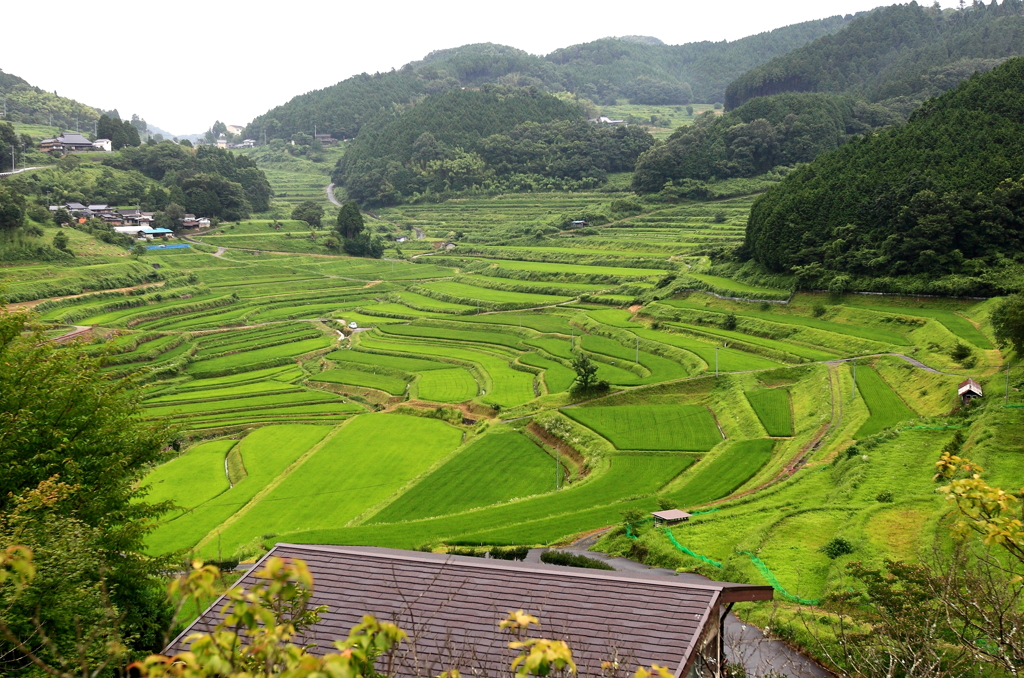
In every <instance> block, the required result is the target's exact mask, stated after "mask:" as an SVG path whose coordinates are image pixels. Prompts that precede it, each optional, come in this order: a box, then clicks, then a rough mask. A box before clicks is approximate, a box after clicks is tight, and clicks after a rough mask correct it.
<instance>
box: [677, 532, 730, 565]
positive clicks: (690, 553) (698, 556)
mask: <svg viewBox="0 0 1024 678" xmlns="http://www.w3.org/2000/svg"><path fill="white" fill-rule="evenodd" d="M662 531H663V532H664V533H665V534H667V535H668V540H669V541H670V542H672V545H673V546H675V547H676V548H677V549H679V550H680V551H682V552H683V553H685V554H686V555H688V556H692V557H694V558H696V559H697V560H700V561H702V562H705V563H707V564H708V565H711V566H712V567H717V568H721V567H722V564H721V563H720V562H718V561H717V560H712V559H711V558H708V557H707V556H703V555H701V554H699V553H694V552H693V551H691V550H690V549H688V548H686V547H685V546H683V545H682V544H680V543H679V542H678V541H676V536H675V535H674V534H672V530H670V529H668V528H667V527H664V528H662Z"/></svg>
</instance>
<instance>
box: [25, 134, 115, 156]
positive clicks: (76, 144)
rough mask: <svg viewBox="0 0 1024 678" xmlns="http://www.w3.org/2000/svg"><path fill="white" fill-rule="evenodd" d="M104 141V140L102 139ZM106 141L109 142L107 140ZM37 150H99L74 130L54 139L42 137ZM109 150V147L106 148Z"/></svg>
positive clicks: (71, 151)
mask: <svg viewBox="0 0 1024 678" xmlns="http://www.w3.org/2000/svg"><path fill="white" fill-rule="evenodd" d="M104 141H105V140H104ZM107 143H110V142H109V141H107ZM39 150H40V151H42V152H43V153H58V154H62V155H63V154H66V153H83V152H85V151H95V150H99V149H98V148H97V147H96V146H94V145H93V142H91V141H89V140H88V139H86V138H85V137H83V136H82V135H81V134H78V133H76V132H65V133H64V134H61V135H60V136H59V137H56V138H54V139H43V140H42V141H40V142H39ZM106 150H109V149H106Z"/></svg>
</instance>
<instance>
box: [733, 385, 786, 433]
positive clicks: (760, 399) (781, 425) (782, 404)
mask: <svg viewBox="0 0 1024 678" xmlns="http://www.w3.org/2000/svg"><path fill="white" fill-rule="evenodd" d="M744 395H745V396H747V401H748V402H749V403H750V406H751V407H753V408H754V412H755V413H757V418H758V419H760V420H761V424H762V425H764V429H765V431H767V432H768V435H770V436H775V437H787V436H791V435H793V415H792V413H791V411H790V404H789V391H787V390H786V389H784V388H763V389H757V390H754V391H747V392H746V393H745V394H744Z"/></svg>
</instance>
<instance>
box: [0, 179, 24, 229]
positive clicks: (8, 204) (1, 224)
mask: <svg viewBox="0 0 1024 678" xmlns="http://www.w3.org/2000/svg"><path fill="white" fill-rule="evenodd" d="M26 209H27V205H26V201H25V196H24V195H22V194H21V193H20V192H18V191H16V190H13V189H12V188H11V187H10V186H4V185H0V236H4V235H9V234H11V233H13V232H14V231H16V230H17V229H19V228H21V227H22V225H23V224H24V223H25V210H26Z"/></svg>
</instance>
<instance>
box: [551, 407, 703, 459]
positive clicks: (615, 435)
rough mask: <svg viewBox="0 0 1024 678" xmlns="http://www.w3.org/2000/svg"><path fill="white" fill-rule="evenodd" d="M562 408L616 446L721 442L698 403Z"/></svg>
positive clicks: (694, 447) (687, 446)
mask: <svg viewBox="0 0 1024 678" xmlns="http://www.w3.org/2000/svg"><path fill="white" fill-rule="evenodd" d="M562 412H563V413H564V414H566V415H567V416H569V417H571V418H572V419H575V420H576V421H578V422H579V423H581V424H583V425H584V426H586V427H588V428H591V429H593V430H594V431H596V432H597V433H599V434H600V435H602V436H603V437H605V438H607V439H608V440H609V441H610V442H611V443H612V445H614V446H615V447H616V448H617V449H620V450H687V451H704V450H710V449H711V448H712V447H714V446H715V445H717V444H718V443H720V442H722V433H721V432H720V431H719V430H718V425H717V424H716V423H715V419H714V417H713V416H712V415H711V412H709V411H708V409H707V408H706V407H701V406H700V405H646V406H644V405H615V406H611V407H573V408H568V409H565V410H562Z"/></svg>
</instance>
